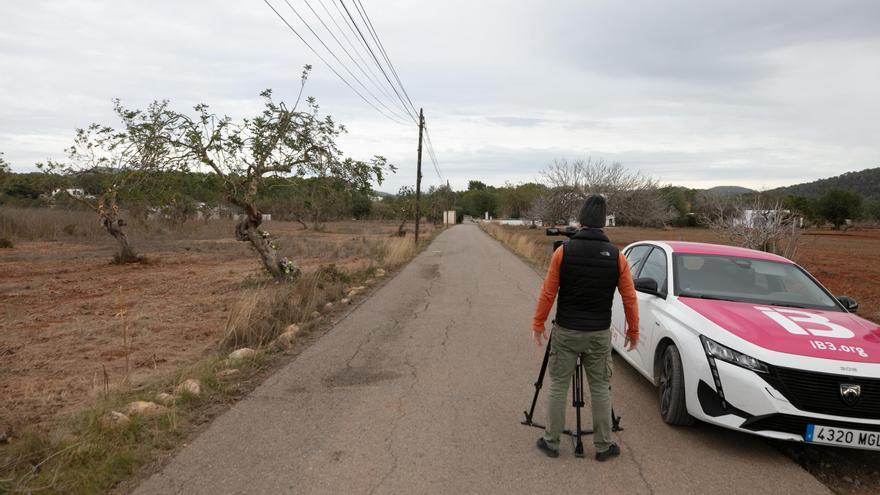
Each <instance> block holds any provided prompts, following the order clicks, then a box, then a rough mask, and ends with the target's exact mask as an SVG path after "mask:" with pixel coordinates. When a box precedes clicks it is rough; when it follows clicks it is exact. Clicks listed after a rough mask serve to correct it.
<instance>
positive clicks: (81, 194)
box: [52, 187, 95, 199]
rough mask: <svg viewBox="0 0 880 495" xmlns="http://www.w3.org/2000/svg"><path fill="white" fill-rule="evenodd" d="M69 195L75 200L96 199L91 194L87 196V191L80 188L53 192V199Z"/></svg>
mask: <svg viewBox="0 0 880 495" xmlns="http://www.w3.org/2000/svg"><path fill="white" fill-rule="evenodd" d="M63 194H68V195H70V196H72V197H74V198H84V199H95V197H94V196H92V195H91V194H86V192H85V190H83V189H81V188H78V187H71V188H68V189H55V190H54V191H52V197H53V198H57V197H58V196H60V195H63Z"/></svg>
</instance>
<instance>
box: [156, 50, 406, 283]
mask: <svg viewBox="0 0 880 495" xmlns="http://www.w3.org/2000/svg"><path fill="white" fill-rule="evenodd" d="M309 70H310V67H309V66H306V69H305V70H304V71H303V75H302V86H301V88H300V96H299V97H298V98H297V101H296V103H294V105H293V107H292V108H289V107H288V106H287V105H286V104H285V103H284V102H276V101H274V100H273V99H272V91H271V90H268V89H267V90H265V91H263V92H262V93H260V96H261V97H262V98H263V111H262V112H260V113H259V114H258V115H257V116H255V117H253V118H249V119H243V120H242V121H240V122H235V121H233V120H232V119H231V118H229V117H227V116H222V117H221V116H219V115H217V114H215V113H212V112H211V110H210V109H209V107H208V105H205V104H200V105H197V106H196V107H195V112H196V115H195V117H190V116H188V115H185V114H182V113H176V114H174V118H173V120H174V121H175V122H177V124H176V126H175V128H174V129H173V132H171V133H170V134H169V140H170V141H172V142H173V143H174V145H175V146H176V147H177V148H178V150H179V151H180V153H181V156H182V157H185V158H187V159H188V160H190V161H191V163H192V164H193V165H194V166H197V167H199V168H201V169H207V170H209V171H211V172H213V173H215V174H217V176H218V177H220V179H221V180H222V182H223V184H224V188H225V193H226V200H227V201H228V202H229V203H231V204H233V205H234V206H236V207H238V208H239V210H240V212H241V216H240V218H239V220H238V222H237V223H236V225H235V238H236V239H237V240H239V241H244V242H249V243H250V244H251V246H253V248H254V249H255V250H256V252H257V254H258V255H259V257H260V260H261V261H262V263H263V266H264V267H265V268H266V270H267V271H268V272H269V273H270V274H271V275H272V276H273V277H275V278H276V279H279V280H281V279H293V278H296V276H297V275H298V274H299V269H298V268H297V267H296V266H295V265H294V264H293V262H292V261H290V260H287V259H286V258H285V259H279V258H278V246H277V244H276V243H275V242H274V241H273V240H272V238H271V236H270V234H269V233H268V232H265V231H263V230H261V229H260V225H261V224H262V222H263V214H262V212H261V211H260V209H259V208H258V206H257V203H256V198H257V191H258V190H259V189H260V187H261V186H262V185H263V184H264V182H265V181H266V179H267V178H269V177H285V176H286V177H290V176H293V177H300V178H307V177H321V178H328V177H332V178H335V179H338V180H341V181H344V182H345V184H347V186H348V187H350V188H352V189H361V190H364V189H369V188H370V184H371V182H372V181H373V180H375V181H377V182H379V183H381V182H382V180H383V178H384V174H385V172H386V170H391V171H393V170H394V167H393V166H390V165H388V164H387V163H386V161H385V159H384V158H383V157H381V156H376V157H374V158H373V159H372V160H370V161H369V162H363V161H358V160H353V159H351V158H344V157H343V156H342V152H341V151H340V150H339V148H338V147H337V145H336V139H337V138H338V137H339V136H340V135H341V134H342V133H344V132H346V131H345V128H344V127H343V126H342V125H340V124H337V123H336V122H335V121H334V120H333V119H332V118H331V117H330V116H326V117H321V116H320V115H319V113H318V104H317V102H316V101H315V99H314V98H312V97H309V98H306V100H305V104H306V108H305V109H304V110H298V109H297V106H298V105H299V103H300V99H301V96H302V89H303V87H304V86H305V82H306V79H307V77H308V73H309Z"/></svg>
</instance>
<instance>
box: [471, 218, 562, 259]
mask: <svg viewBox="0 0 880 495" xmlns="http://www.w3.org/2000/svg"><path fill="white" fill-rule="evenodd" d="M480 226H481V227H482V228H483V230H485V231H486V232H487V233H488V234H489V235H491V236H492V237H494V238H496V239H498V240H499V241H501V243H503V244H504V245H506V246H507V247H508V248H510V249H511V250H512V251H513V252H514V253H516V254H518V255H520V256H522V257H523V258H525V259H526V260H528V261H530V262H532V263H534V264H535V265H537V266H539V267H546V266H547V265H549V263H550V256H551V255H552V254H553V253H552V251H551V250H550V249H549V248H548V246H547V243H541V242H538V238H536V237H535V235H534V234H533V233H534V232H536V230H535V229H525V228H510V227H504V226H501V225H496V224H493V223H486V222H483V223H481V224H480ZM540 232H541V233H542V234H543V232H544V231H543V230H540ZM530 234H531V235H530ZM550 243H551V244H552V241H551V242H550Z"/></svg>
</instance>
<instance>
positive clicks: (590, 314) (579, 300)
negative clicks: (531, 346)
mask: <svg viewBox="0 0 880 495" xmlns="http://www.w3.org/2000/svg"><path fill="white" fill-rule="evenodd" d="M562 249H563V252H562V266H561V267H560V268H559V299H558V300H557V302H556V323H558V324H559V326H561V327H564V328H569V329H571V330H583V331H596V330H605V329H607V328H609V327H610V326H611V305H612V303H613V302H614V290H615V289H617V281H618V279H619V278H620V272H619V269H620V268H619V259H618V253H619V251H618V249H617V248H616V247H614V245H613V244H611V242H609V241H608V237H606V236H605V233H604V232H602V231H601V230H600V229H582V230H580V231H578V233H577V234H575V235H574V237H572V238H571V240H569V241H567V242H566V243H565V244H563V246H562Z"/></svg>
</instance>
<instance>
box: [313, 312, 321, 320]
mask: <svg viewBox="0 0 880 495" xmlns="http://www.w3.org/2000/svg"><path fill="white" fill-rule="evenodd" d="M320 317H321V313H320V312H319V311H312V318H316V319H317V318H320Z"/></svg>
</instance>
